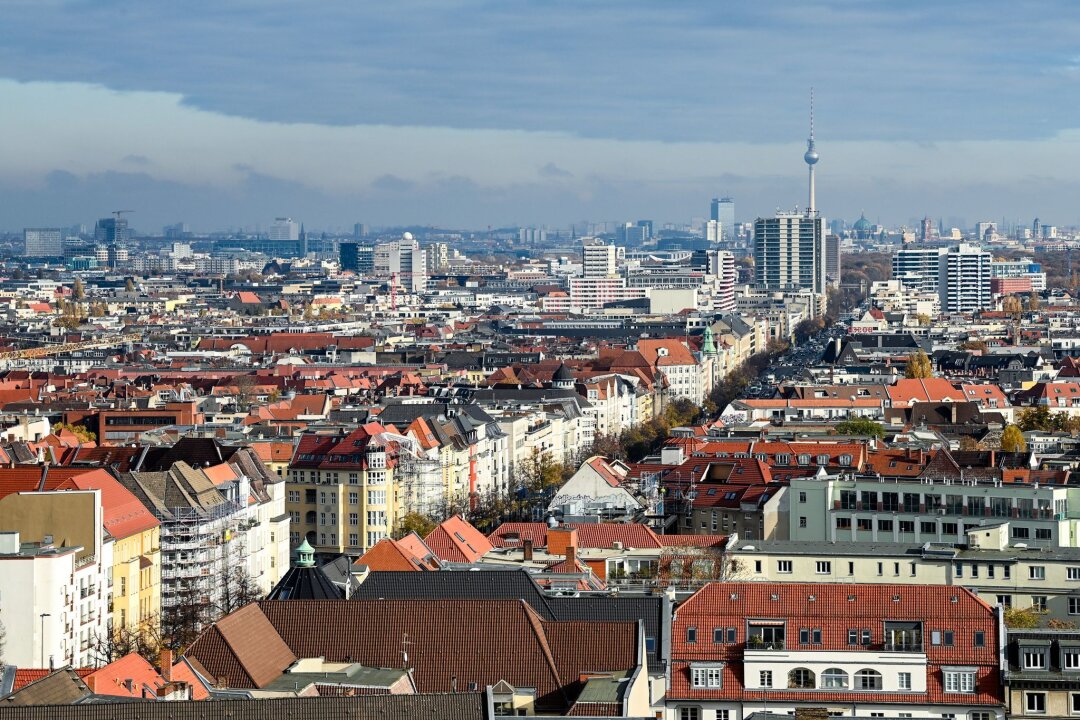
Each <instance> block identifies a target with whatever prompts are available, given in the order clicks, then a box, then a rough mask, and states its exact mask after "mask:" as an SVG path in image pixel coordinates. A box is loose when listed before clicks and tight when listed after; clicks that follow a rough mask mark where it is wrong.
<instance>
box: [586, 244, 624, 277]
mask: <svg viewBox="0 0 1080 720" xmlns="http://www.w3.org/2000/svg"><path fill="white" fill-rule="evenodd" d="M617 252H618V249H617V248H616V247H615V246H614V245H608V244H606V243H604V242H603V241H601V240H597V239H596V238H584V239H582V241H581V264H582V275H583V276H584V277H586V278H608V277H614V276H615V275H616V270H615V257H616V253H617Z"/></svg>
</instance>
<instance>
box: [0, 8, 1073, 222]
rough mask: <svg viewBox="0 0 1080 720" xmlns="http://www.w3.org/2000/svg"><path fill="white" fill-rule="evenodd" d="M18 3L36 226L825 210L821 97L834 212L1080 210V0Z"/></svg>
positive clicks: (11, 20)
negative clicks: (111, 218)
mask: <svg viewBox="0 0 1080 720" xmlns="http://www.w3.org/2000/svg"><path fill="white" fill-rule="evenodd" d="M0 20H3V22H0V97H3V98H4V103H3V106H2V107H0V129H2V130H3V137H4V139H5V140H6V141H7V142H6V143H5V150H4V154H3V157H2V160H0V200H2V202H0V227H5V228H10V229H11V230H10V231H12V232H17V231H18V230H19V229H21V228H23V227H38V226H48V227H53V226H60V225H69V224H74V223H76V222H88V221H90V222H92V220H88V219H90V218H94V219H96V218H97V217H105V216H107V215H108V213H109V212H110V211H111V210H113V209H116V208H121V207H122V208H131V209H135V210H136V211H137V215H138V219H137V220H136V221H135V223H134V224H136V225H139V226H143V227H151V228H152V227H159V226H162V225H165V224H168V223H171V222H176V221H177V219H182V220H184V221H186V222H188V223H189V224H191V225H192V227H193V228H197V229H199V230H200V231H208V230H207V228H227V227H253V226H254V225H256V224H257V223H266V222H269V220H270V219H272V218H273V217H274V216H277V215H281V214H287V215H290V216H292V217H294V218H297V219H302V220H304V219H306V220H307V221H308V222H310V223H313V224H316V225H319V226H323V227H347V226H350V225H351V224H352V223H354V222H366V223H368V224H369V225H372V226H411V225H420V226H425V225H430V226H439V227H448V228H468V227H471V228H484V227H487V226H488V225H493V226H506V227H509V226H539V225H544V224H547V225H552V226H567V225H569V224H571V223H574V222H577V221H579V220H580V219H581V218H596V219H607V220H608V221H616V222H617V221H624V220H629V221H633V220H636V219H638V218H642V217H646V218H652V219H654V220H655V221H656V222H657V223H658V224H661V223H664V222H676V223H689V222H691V220H692V219H693V218H695V217H704V216H706V215H707V212H708V203H709V201H710V200H711V198H713V197H719V196H725V195H728V196H733V197H734V198H735V200H736V211H737V217H738V218H739V219H740V220H743V221H750V220H752V219H753V218H755V217H758V216H765V215H769V214H772V212H773V211H774V210H775V209H776V208H777V207H780V208H783V209H792V208H794V207H796V206H799V207H801V206H803V205H805V203H806V196H807V192H806V182H807V175H806V166H805V164H804V163H803V161H802V156H803V152H804V151H805V149H806V145H805V143H806V137H807V135H808V133H809V117H808V112H809V107H808V100H809V90H810V88H811V86H812V87H814V89H815V90H814V92H815V98H816V99H815V136H816V141H817V150H818V151H819V152H820V155H821V161H820V163H819V164H818V165H817V170H816V172H817V205H818V209H819V210H820V211H821V212H822V214H823V215H824V216H825V217H826V218H832V217H842V218H844V219H846V220H848V222H851V221H852V220H854V219H856V218H858V217H859V214H860V213H861V212H863V211H865V212H866V214H867V217H868V218H869V219H871V220H872V221H874V222H881V223H882V224H884V225H886V226H888V227H896V226H899V225H901V224H908V225H910V221H911V219H912V218H921V217H923V216H924V215H928V216H930V217H932V218H935V219H936V218H939V217H944V218H950V217H951V218H966V219H967V223H968V224H974V223H975V222H977V221H979V220H980V219H981V220H988V221H992V222H1000V221H1001V218H1002V216H1004V217H1006V218H1008V219H1009V222H1010V223H1014V222H1016V220H1017V219H1019V220H1020V221H1021V222H1022V223H1026V224H1030V222H1031V220H1032V219H1033V218H1034V217H1035V216H1038V217H1040V218H1041V219H1042V220H1043V222H1045V223H1048V224H1052V225H1057V226H1059V227H1066V226H1078V225H1080V209H1077V207H1076V204H1075V201H1074V198H1075V197H1077V195H1078V194H1080V178H1078V177H1077V175H1076V173H1075V168H1076V167H1078V166H1080V128H1077V127H1072V125H1075V124H1077V123H1076V121H1075V120H1073V119H1072V117H1071V116H1070V114H1069V113H1067V112H1062V111H1061V108H1068V107H1071V106H1072V105H1073V104H1074V101H1075V100H1078V99H1080V54H1078V53H1077V51H1075V50H1070V49H1069V48H1071V47H1072V46H1073V45H1074V44H1075V38H1076V37H1077V36H1080V6H1078V5H1076V4H1074V3H1068V2H1064V1H1057V2H1054V1H1051V0H1041V1H1038V0H1037V1H1036V2H1034V3H1032V4H1031V6H1028V7H1026V9H1025V13H1024V17H1023V18H1017V17H1016V13H1015V8H1014V6H1013V5H1012V4H1009V3H1005V2H1004V1H1003V0H988V1H987V2H975V1H974V0H957V1H956V2H953V3H948V4H944V5H943V4H940V3H934V2H930V1H929V0H916V1H915V2H911V3H905V4H903V5H895V4H891V3H852V2H849V1H848V0H812V1H811V2H799V1H798V0H784V1H779V0H778V2H776V3H768V4H759V5H756V6H744V5H741V4H732V5H731V6H717V5H716V4H714V3H708V2H704V0H682V1H679V2H671V3H664V4H662V5H661V4H656V3H651V2H647V0H625V2H618V3H616V2H605V1H599V2H595V3H586V4H582V3H576V2H571V1H570V0H555V1H554V2H551V3H544V4H539V3H530V2H527V1H525V0H517V1H514V2H508V3H501V4H499V5H497V6H492V5H486V4H483V3H479V2H470V1H463V2H432V1H431V0H403V1H402V2H400V3H393V4H390V5H386V4H356V3H347V2H343V1H342V0H327V2H325V3H320V4H319V5H318V6H317V7H315V6H312V7H298V6H296V5H294V4H292V3H287V2H284V0H265V1H264V2H260V3H258V4H255V5H239V4H236V3H209V2H200V1H199V0H195V1H194V2H193V3H192V4H188V5H185V6H184V7H174V6H143V7H140V8H139V11H138V12H128V11H124V12H121V6H119V5H118V4H117V3H115V2H114V0H102V1H101V2H99V3H92V4H69V3H40V2H30V1H29V0H15V1H14V2H13V3H9V4H7V5H6V6H5V8H4V9H3V10H0ZM521 28H528V31H527V32H524V31H521V30H520V29H521ZM238 30H242V32H238ZM105 36H108V37H110V38H112V42H110V43H108V46H107V47H103V46H102V45H101V44H100V43H96V42H88V41H87V39H88V38H102V37H105ZM178 38H182V39H183V43H181V44H179V45H178V44H177V39H178ZM1001 45H1007V46H1009V47H1011V48H1014V49H1016V50H1017V52H1014V53H1008V54H1006V53H1002V52H1000V51H999V50H997V49H996V48H997V47H999V46H1001ZM177 48H179V49H177ZM762 48H765V49H766V51H764V52H763V51H762Z"/></svg>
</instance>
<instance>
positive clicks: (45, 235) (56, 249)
mask: <svg viewBox="0 0 1080 720" xmlns="http://www.w3.org/2000/svg"><path fill="white" fill-rule="evenodd" d="M23 243H24V246H23V247H24V250H25V252H26V257H57V256H60V255H63V254H64V235H63V233H62V232H61V231H60V228H26V229H24V230H23Z"/></svg>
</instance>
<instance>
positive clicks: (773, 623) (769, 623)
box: [746, 620, 785, 627]
mask: <svg viewBox="0 0 1080 720" xmlns="http://www.w3.org/2000/svg"><path fill="white" fill-rule="evenodd" d="M746 624H747V625H749V626H750V627H783V626H784V624H785V623H784V621H783V620H747V621H746Z"/></svg>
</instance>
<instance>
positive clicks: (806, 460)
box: [799, 454, 810, 465]
mask: <svg viewBox="0 0 1080 720" xmlns="http://www.w3.org/2000/svg"><path fill="white" fill-rule="evenodd" d="M799 464H800V465H809V464H810V456H809V455H807V454H802V455H799Z"/></svg>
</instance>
